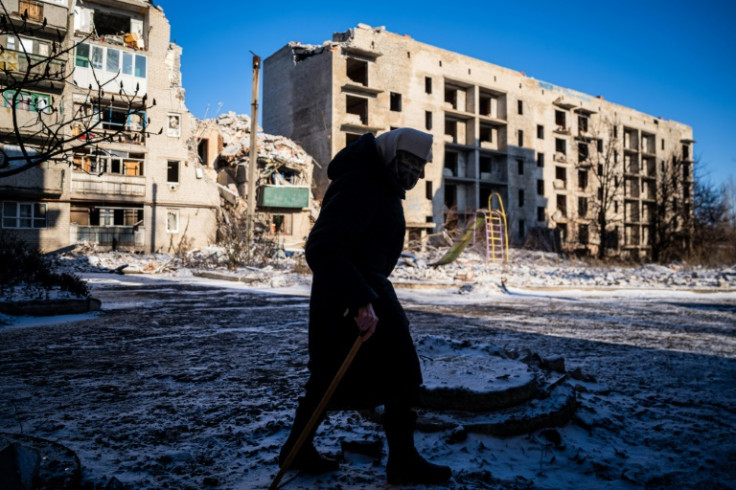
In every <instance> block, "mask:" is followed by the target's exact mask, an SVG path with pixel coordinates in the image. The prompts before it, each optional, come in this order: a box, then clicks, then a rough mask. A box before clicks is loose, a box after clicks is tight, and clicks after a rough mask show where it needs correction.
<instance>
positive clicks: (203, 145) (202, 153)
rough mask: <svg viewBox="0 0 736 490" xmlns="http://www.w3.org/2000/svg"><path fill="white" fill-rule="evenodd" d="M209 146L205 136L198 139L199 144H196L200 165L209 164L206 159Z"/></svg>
mask: <svg viewBox="0 0 736 490" xmlns="http://www.w3.org/2000/svg"><path fill="white" fill-rule="evenodd" d="M209 146H210V140H208V139H206V138H204V139H201V140H199V144H198V145H197V156H199V161H200V162H201V163H202V165H208V164H209V162H208V161H207V153H209Z"/></svg>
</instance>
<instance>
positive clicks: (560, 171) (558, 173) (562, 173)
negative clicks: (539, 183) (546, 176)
mask: <svg viewBox="0 0 736 490" xmlns="http://www.w3.org/2000/svg"><path fill="white" fill-rule="evenodd" d="M555 180H558V181H561V185H562V188H563V189H564V188H567V169H566V168H565V167H555Z"/></svg>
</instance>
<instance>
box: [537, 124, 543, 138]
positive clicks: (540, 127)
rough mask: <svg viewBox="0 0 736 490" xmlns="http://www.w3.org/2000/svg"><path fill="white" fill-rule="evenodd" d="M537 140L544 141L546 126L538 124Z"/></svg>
mask: <svg viewBox="0 0 736 490" xmlns="http://www.w3.org/2000/svg"><path fill="white" fill-rule="evenodd" d="M537 138H538V139H540V140H543V139H544V126H542V125H541V124H537Z"/></svg>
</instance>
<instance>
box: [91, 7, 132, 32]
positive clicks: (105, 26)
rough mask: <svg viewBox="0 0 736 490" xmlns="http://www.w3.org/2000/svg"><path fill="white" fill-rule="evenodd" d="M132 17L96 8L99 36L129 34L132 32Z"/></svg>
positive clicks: (96, 25)
mask: <svg viewBox="0 0 736 490" xmlns="http://www.w3.org/2000/svg"><path fill="white" fill-rule="evenodd" d="M130 21H131V18H130V17H129V16H126V15H120V14H115V13H112V12H103V11H101V10H95V12H94V25H95V31H96V34H97V35H98V36H107V35H115V34H127V33H129V32H131V28H130Z"/></svg>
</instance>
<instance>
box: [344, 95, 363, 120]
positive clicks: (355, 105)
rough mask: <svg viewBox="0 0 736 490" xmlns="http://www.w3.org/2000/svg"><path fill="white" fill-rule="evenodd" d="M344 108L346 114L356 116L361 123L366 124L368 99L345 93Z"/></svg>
mask: <svg viewBox="0 0 736 490" xmlns="http://www.w3.org/2000/svg"><path fill="white" fill-rule="evenodd" d="M345 108H346V112H347V113H348V114H353V115H354V116H358V118H359V119H360V123H361V124H364V125H367V124H368V99H364V98H362V97H354V96H352V95H347V96H345Z"/></svg>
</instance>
